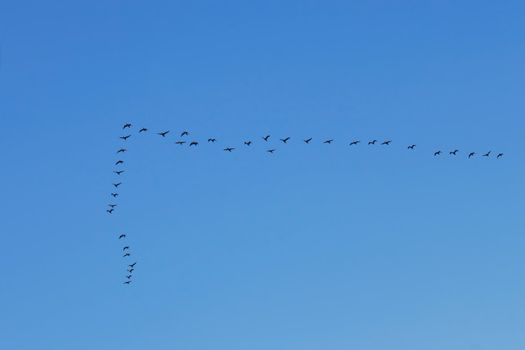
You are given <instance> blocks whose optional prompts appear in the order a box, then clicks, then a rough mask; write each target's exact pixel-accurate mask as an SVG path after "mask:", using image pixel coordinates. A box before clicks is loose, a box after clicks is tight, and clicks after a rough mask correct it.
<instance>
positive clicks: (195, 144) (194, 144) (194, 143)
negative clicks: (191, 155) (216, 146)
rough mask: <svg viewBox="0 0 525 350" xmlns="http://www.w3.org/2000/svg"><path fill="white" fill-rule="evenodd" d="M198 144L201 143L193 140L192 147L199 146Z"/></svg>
mask: <svg viewBox="0 0 525 350" xmlns="http://www.w3.org/2000/svg"><path fill="white" fill-rule="evenodd" d="M198 145H199V143H198V142H197V141H191V142H190V147H191V146H198Z"/></svg>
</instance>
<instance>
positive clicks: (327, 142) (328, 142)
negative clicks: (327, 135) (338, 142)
mask: <svg viewBox="0 0 525 350" xmlns="http://www.w3.org/2000/svg"><path fill="white" fill-rule="evenodd" d="M332 142H334V140H333V139H330V140H326V141H325V142H323V143H326V144H331V143H332Z"/></svg>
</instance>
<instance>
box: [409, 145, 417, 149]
mask: <svg viewBox="0 0 525 350" xmlns="http://www.w3.org/2000/svg"><path fill="white" fill-rule="evenodd" d="M407 148H408V149H414V148H416V145H410V146H408V147H407Z"/></svg>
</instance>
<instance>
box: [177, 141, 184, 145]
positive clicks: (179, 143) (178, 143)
mask: <svg viewBox="0 0 525 350" xmlns="http://www.w3.org/2000/svg"><path fill="white" fill-rule="evenodd" d="M185 143H186V141H177V142H175V144H176V145H183V144H185Z"/></svg>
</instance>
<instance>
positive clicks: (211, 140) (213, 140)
mask: <svg viewBox="0 0 525 350" xmlns="http://www.w3.org/2000/svg"><path fill="white" fill-rule="evenodd" d="M215 141H217V140H215V139H213V138H211V139H208V142H215Z"/></svg>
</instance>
